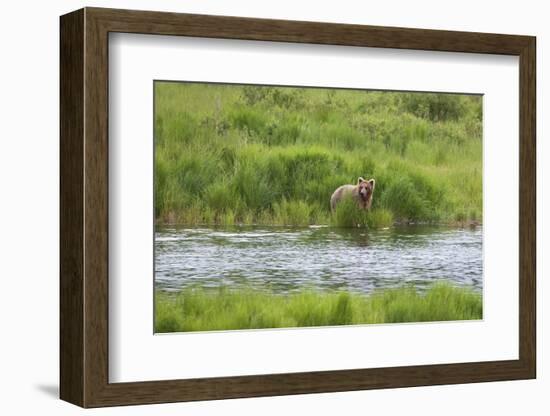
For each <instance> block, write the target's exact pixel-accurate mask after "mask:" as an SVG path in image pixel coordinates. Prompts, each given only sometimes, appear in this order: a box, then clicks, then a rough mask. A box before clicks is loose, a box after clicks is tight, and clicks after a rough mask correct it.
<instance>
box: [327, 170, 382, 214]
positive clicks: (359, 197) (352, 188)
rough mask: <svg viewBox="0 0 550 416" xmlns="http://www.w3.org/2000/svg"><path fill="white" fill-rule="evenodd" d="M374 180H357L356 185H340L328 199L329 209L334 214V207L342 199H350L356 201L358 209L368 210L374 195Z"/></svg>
mask: <svg viewBox="0 0 550 416" xmlns="http://www.w3.org/2000/svg"><path fill="white" fill-rule="evenodd" d="M374 184H375V181H374V179H369V180H368V181H366V180H365V179H363V178H361V177H360V178H359V179H358V180H357V185H342V186H340V187H339V188H338V189H336V191H334V193H333V194H332V196H331V197H330V209H331V211H333V212H334V210H335V209H336V205H337V204H338V203H339V202H340V201H341V200H343V199H344V198H348V197H352V198H353V199H355V200H356V201H357V205H359V208H362V209H365V210H368V209H370V207H371V205H372V194H373V193H374Z"/></svg>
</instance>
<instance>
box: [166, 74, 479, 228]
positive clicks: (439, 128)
mask: <svg viewBox="0 0 550 416" xmlns="http://www.w3.org/2000/svg"><path fill="white" fill-rule="evenodd" d="M155 110H156V111H155V150H156V152H155V216H156V218H157V221H158V222H160V223H185V224H238V223H242V224H285V225H307V224H336V225H356V224H357V223H356V222H355V221H356V220H357V218H359V220H360V221H359V222H360V223H364V224H369V225H371V226H376V225H387V224H391V223H392V222H393V221H405V220H407V221H415V222H448V223H451V222H463V221H468V220H478V221H479V220H480V219H481V215H482V140H481V139H482V116H481V97H479V96H467V95H453V94H428V93H398V92H379V91H356V90H334V89H318V88H287V87H283V88H281V87H255V86H235V85H212V84H189V83H167V82H156V83H155ZM359 176H363V177H365V178H371V177H373V178H376V190H375V193H374V200H373V209H372V211H371V212H370V213H369V214H368V215H365V214H364V213H357V212H354V209H353V208H354V207H348V208H346V209H345V210H346V212H345V213H344V212H342V213H339V214H336V215H335V216H332V215H331V213H330V207H329V200H330V196H331V194H332V192H333V191H334V190H335V189H336V188H337V187H338V186H340V185H343V184H346V183H353V184H355V183H356V182H357V178H358V177H359ZM342 210H344V208H342ZM334 217H336V218H334Z"/></svg>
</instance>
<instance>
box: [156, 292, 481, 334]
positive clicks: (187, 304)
mask: <svg viewBox="0 0 550 416" xmlns="http://www.w3.org/2000/svg"><path fill="white" fill-rule="evenodd" d="M155 307H156V313H155V332H189V331H212V330H230V329H260V328H288V327H308V326H327V325H353V324H376V323H400V322H426V321H449V320H471V319H481V318H482V299H481V294H479V293H476V292H474V291H472V290H471V289H466V288H457V287H453V286H450V285H449V284H444V283H439V284H436V285H434V286H433V287H431V288H430V289H429V290H428V291H427V292H426V293H425V294H420V293H418V292H416V291H415V290H414V289H413V288H401V289H387V290H383V291H379V292H375V293H374V294H372V295H368V296H367V295H361V294H354V293H348V292H318V291H313V290H302V291H301V292H298V293H293V294H289V295H276V294H271V293H266V292H261V291H256V290H252V289H241V290H230V289H228V288H221V289H214V290H210V291H209V290H206V289H186V290H183V291H181V292H178V293H176V294H171V293H167V292H161V291H157V293H156V298H155Z"/></svg>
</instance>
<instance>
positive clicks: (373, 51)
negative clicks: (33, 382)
mask: <svg viewBox="0 0 550 416" xmlns="http://www.w3.org/2000/svg"><path fill="white" fill-rule="evenodd" d="M60 24H61V50H60V53H61V95H60V99H61V128H60V131H61V178H60V180H61V182H60V183H61V249H60V251H61V268H60V270H61V272H60V275H61V276H60V279H61V289H60V290H61V293H60V295H61V305H60V324H61V333H60V344H61V351H60V358H61V365H60V371H61V387H60V395H61V398H62V399H63V400H66V401H69V402H71V403H74V404H77V405H80V406H83V407H101V406H114V405H127V404H145V403H162V402H176V401H190V400H211V399H224V398H237V397H255V396H267V395H284V394H303V393H319V392H336V391H349V390H362V389H376V388H396V387H409V386H421V385H436V384H454V383H471V382H485V381H498V380H517V379H529V378H534V377H535V375H536V360H535V358H536V334H535V310H536V308H535V281H536V279H535V244H536V236H535V220H536V212H535V198H536V194H535V183H536V179H535V159H536V152H535V103H536V97H535V49H536V47H535V38H534V37H530V36H518V35H500V34H486V33H466V32H451V31H435V30H421V29H404V28H389V27H375V26H360V25H345V24H328V23H314V22H296V21H282V20H268V19H252V18H240V17H225V16H205V15H189V14H176V13H160V12H146V11H129V10H114V9H99V8H85V9H82V10H78V11H75V12H72V13H70V14H67V15H65V16H62V17H61V22H60Z"/></svg>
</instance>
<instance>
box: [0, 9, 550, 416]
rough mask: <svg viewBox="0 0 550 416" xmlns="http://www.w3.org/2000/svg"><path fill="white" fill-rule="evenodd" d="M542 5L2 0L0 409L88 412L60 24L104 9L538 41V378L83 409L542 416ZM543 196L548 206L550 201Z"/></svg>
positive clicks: (549, 387)
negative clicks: (66, 324) (70, 217)
mask: <svg viewBox="0 0 550 416" xmlns="http://www.w3.org/2000/svg"><path fill="white" fill-rule="evenodd" d="M545 3H546V2H542V1H531V0H524V1H521V2H510V1H502V0H501V1H496V0H491V1H484V2H480V1H470V0H461V1H454V2H442V1H441V0H439V1H421V0H417V1H407V0H401V1H390V0H387V1H383V2H382V1H376V2H367V1H362V2H359V1H353V0H339V1H320V0H318V1H312V2H306V1H301V2H299V1H297V0H269V1H256V2H254V1H246V0H230V1H226V2H219V1H215V0H187V1H168V0H156V1H152V0H149V1H145V0H142V1H138V0H134V1H131V0H126V1H116V2H115V1H111V2H107V1H91V0H90V1H89V2H82V1H68V0H56V1H49V2H38V1H36V2H30V1H19V2H17V3H16V2H4V3H3V5H2V6H3V7H2V10H1V14H0V30H1V37H0V42H1V49H2V50H1V52H2V53H1V55H0V56H1V57H2V58H1V62H0V73H1V76H0V120H1V122H0V146H1V150H0V190H1V193H0V211H1V212H0V245H1V247H0V260H1V266H0V277H1V279H2V286H0V288H1V289H0V320H1V321H0V322H1V328H2V332H1V341H0V392H1V393H0V397H1V399H0V412H1V413H2V414H7V415H9V414H32V413H31V412H35V413H37V412H40V413H41V414H56V415H68V414H78V413H80V412H83V411H82V410H80V409H79V408H77V407H75V406H72V405H69V404H67V403H64V402H61V401H59V400H58V399H57V395H58V365H59V362H58V302H59V298H58V288H59V286H58V271H59V267H58V257H59V250H58V238H59V233H58V228H59V221H58V216H59V215H58V208H59V204H58V199H59V195H58V193H59V185H58V183H59V179H58V175H59V168H58V165H59V147H58V133H59V128H58V125H59V123H58V116H59V112H58V105H59V99H58V95H59V93H58V91H59V65H58V62H59V34H58V33H59V20H58V16H59V15H61V14H64V13H67V12H69V11H71V10H74V9H77V8H80V7H82V6H103V7H118V8H133V9H146V10H152V9H154V10H166V11H176V12H189V13H209V14H220V15H240V16H253V17H266V18H278V19H295V20H316V21H326V22H342V23H359V24H372V25H387V26H405V27H419V28H433V29H452V30H468V31H480V32H500V33H512V34H529V35H536V36H537V38H538V39H537V42H538V48H537V53H538V64H537V72H538V85H537V94H538V166H539V168H538V173H539V176H538V184H537V188H538V215H539V216H538V259H539V264H538V331H539V332H538V333H539V339H538V341H539V342H538V346H539V360H538V379H537V380H533V381H516V382H500V383H484V384H470V385H458V386H439V387H422V388H409V389H397V390H379V391H367V392H351V393H338V394H317V395H304V396H289V397H274V398H261V399H244V400H225V401H217V402H202V403H187V404H166V405H155V406H139V407H132V408H112V409H106V410H92V411H87V414H103V415H107V414H109V415H110V414H115V415H121V414H124V415H126V414H131V415H133V414H136V415H137V414H151V415H152V414H155V415H164V414H166V415H169V414H178V415H185V414H189V415H191V414H192V415H210V414H215V415H222V414H223V415H228V414H239V415H256V414H262V415H271V414H272V415H280V414H293V415H294V414H296V415H297V414H316V415H324V414H327V415H328V414H331V415H332V414H346V415H353V414H365V413H366V412H368V413H370V414H388V415H392V414H403V413H406V414H409V415H416V414H419V415H423V416H429V415H441V414H445V415H464V414H469V415H483V414H498V415H515V414H528V415H546V414H549V411H550V399H549V395H548V391H550V360H548V359H546V354H545V353H546V351H544V349H545V346H547V345H548V342H547V341H548V335H549V330H548V325H546V331H544V329H543V325H544V324H545V321H546V318H548V313H547V311H548V308H545V306H544V302H545V301H546V300H550V293H549V291H548V290H547V288H548V287H550V286H548V285H546V284H545V282H544V280H545V276H544V274H547V273H546V269H547V267H544V266H547V265H548V261H547V260H546V261H545V259H544V258H543V253H544V247H545V246H546V245H545V243H547V242H548V239H549V238H550V227H549V226H548V221H545V218H543V216H542V214H543V211H544V210H547V209H548V207H549V202H550V201H549V200H548V194H549V192H548V191H546V192H543V187H544V185H543V183H547V182H548V181H547V180H548V179H549V178H548V175H549V173H548V172H550V170H549V169H546V168H544V166H543V165H544V164H545V163H550V145H548V143H547V142H546V140H545V139H548V137H546V136H547V135H545V130H543V118H544V115H545V103H547V102H549V101H550V90H549V89H548V81H547V79H548V78H547V77H545V75H546V74H545V73H544V72H546V73H548V71H549V70H550V67H546V66H547V65H545V64H546V60H547V59H548V57H549V56H550V44H549V42H550V25H548V15H549V13H548V11H547V10H545ZM545 199H546V201H545Z"/></svg>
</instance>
